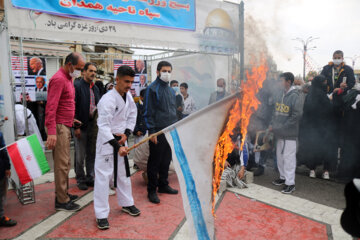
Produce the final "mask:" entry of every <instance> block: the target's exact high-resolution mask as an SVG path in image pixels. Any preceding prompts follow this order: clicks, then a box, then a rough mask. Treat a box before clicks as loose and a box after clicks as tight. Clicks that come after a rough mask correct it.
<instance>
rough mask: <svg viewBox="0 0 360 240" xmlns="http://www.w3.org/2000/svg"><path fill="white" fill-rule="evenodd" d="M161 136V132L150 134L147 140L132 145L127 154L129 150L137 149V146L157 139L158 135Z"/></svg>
mask: <svg viewBox="0 0 360 240" xmlns="http://www.w3.org/2000/svg"><path fill="white" fill-rule="evenodd" d="M161 134H163V131H159V132H156V133H153V134H151V135H150V136H148V137H147V138H144V139H143V140H141V141H140V142H138V143H137V144H134V145H133V146H132V147H131V148H129V149H128V151H127V152H128V153H129V152H130V151H131V150H133V149H135V148H137V147H138V146H140V145H141V144H143V143H146V142H147V141H149V140H150V139H151V138H153V137H157V136H159V135H161Z"/></svg>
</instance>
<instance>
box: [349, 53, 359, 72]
mask: <svg viewBox="0 0 360 240" xmlns="http://www.w3.org/2000/svg"><path fill="white" fill-rule="evenodd" d="M345 58H348V59H351V62H352V68H353V69H355V63H356V60H357V59H358V58H360V56H359V55H355V56H353V57H345Z"/></svg>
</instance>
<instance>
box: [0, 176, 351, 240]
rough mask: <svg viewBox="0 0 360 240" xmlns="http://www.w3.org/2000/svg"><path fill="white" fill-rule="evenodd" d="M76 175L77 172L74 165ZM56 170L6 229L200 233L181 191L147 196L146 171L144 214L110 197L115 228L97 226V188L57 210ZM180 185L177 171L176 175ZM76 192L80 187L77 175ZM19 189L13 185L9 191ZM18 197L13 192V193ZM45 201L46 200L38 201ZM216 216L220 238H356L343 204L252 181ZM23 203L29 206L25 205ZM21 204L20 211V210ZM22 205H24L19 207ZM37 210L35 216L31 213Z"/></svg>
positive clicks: (0, 234) (6, 233)
mask: <svg viewBox="0 0 360 240" xmlns="http://www.w3.org/2000/svg"><path fill="white" fill-rule="evenodd" d="M70 175H71V177H74V173H73V171H72V172H71V174H70ZM49 181H50V182H52V181H53V175H52V174H51V173H50V174H47V175H45V176H43V177H42V178H41V179H39V180H37V181H36V182H35V184H37V186H36V189H37V190H36V191H37V195H36V200H37V202H36V203H35V204H31V205H26V206H22V205H21V204H20V203H19V202H18V201H17V199H9V200H10V201H12V203H11V204H10V202H9V204H8V205H7V208H6V209H7V210H6V211H8V212H9V213H12V214H14V215H10V216H11V217H14V219H16V220H18V222H19V229H18V230H17V231H15V229H14V230H11V231H10V229H4V228H1V229H0V238H1V239H7V238H12V237H15V236H16V237H17V238H16V239H26V240H30V239H36V238H38V237H41V238H42V239H50V238H51V239H74V238H82V239H100V238H101V239H104V238H108V239H169V238H170V239H177V240H178V239H194V236H190V235H189V232H188V229H187V224H188V223H186V221H185V219H184V214H183V210H182V204H179V203H181V197H180V195H177V196H160V197H161V199H162V203H161V205H160V206H159V205H158V206H156V205H151V204H149V203H148V201H147V199H146V186H145V184H144V183H143V181H142V179H141V176H140V173H137V174H135V175H134V176H133V177H132V182H133V189H134V190H133V191H134V198H135V201H136V203H137V205H139V208H140V209H141V210H142V215H141V216H140V217H139V218H132V217H130V216H127V215H124V214H123V213H121V212H120V208H119V207H117V206H116V205H117V204H116V197H115V196H112V197H110V204H111V213H110V217H109V220H110V224H111V226H112V227H111V229H110V230H108V231H100V230H98V229H97V228H96V226H95V221H94V214H93V204H92V200H93V193H92V191H89V192H88V193H85V192H83V193H82V194H84V196H83V197H82V198H81V199H80V200H78V201H77V203H78V204H80V205H81V206H82V207H83V209H82V210H81V211H79V212H77V213H68V212H55V210H53V199H54V196H53V195H54V193H53V183H49ZM170 182H171V184H173V185H174V186H176V187H178V184H177V179H176V176H174V175H173V176H172V177H171V179H170ZM71 183H72V185H71V189H70V191H71V193H76V191H78V190H77V188H76V187H75V186H74V180H72V181H71ZM11 194H13V195H14V193H13V192H11V191H10V193H9V196H11ZM12 197H13V196H12ZM39 204H41V205H43V206H40V207H39V206H38V205H39ZM218 206H219V208H218V210H217V212H216V214H217V218H216V221H215V227H216V238H217V239H230V238H231V239H339V240H343V239H344V240H346V239H352V238H351V237H350V236H349V235H347V234H346V233H345V232H344V231H343V230H342V229H341V226H340V220H339V219H340V215H341V210H339V209H336V208H331V207H327V206H325V205H321V204H317V203H314V202H311V201H309V200H306V199H303V198H299V197H296V196H291V195H284V194H282V193H280V192H278V191H276V190H273V189H269V188H266V187H262V186H260V185H257V184H250V185H249V188H248V189H241V190H240V189H228V191H227V192H225V193H224V195H223V196H222V197H221V198H220V202H219V205H218ZM21 208H23V209H21ZM16 209H18V211H16ZM19 209H20V210H19ZM32 212H33V218H29V216H31V214H32ZM25 222H26V224H25Z"/></svg>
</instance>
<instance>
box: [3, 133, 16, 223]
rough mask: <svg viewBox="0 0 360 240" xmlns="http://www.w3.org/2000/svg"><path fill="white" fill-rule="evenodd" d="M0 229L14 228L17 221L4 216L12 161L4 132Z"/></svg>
mask: <svg viewBox="0 0 360 240" xmlns="http://www.w3.org/2000/svg"><path fill="white" fill-rule="evenodd" d="M0 149H1V150H0V227H1V226H4V227H12V226H15V225H16V221H15V220H12V219H10V218H8V217H6V216H5V215H4V204H5V199H6V192H7V188H8V178H9V177H10V176H11V172H10V160H9V156H8V154H7V151H6V148H5V141H4V137H3V134H2V132H0Z"/></svg>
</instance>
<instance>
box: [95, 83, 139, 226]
mask: <svg viewBox="0 0 360 240" xmlns="http://www.w3.org/2000/svg"><path fill="white" fill-rule="evenodd" d="M97 108H98V120H97V124H98V127H99V132H98V136H97V141H96V157H95V186H94V209H95V216H96V218H97V219H102V218H107V217H108V215H109V212H110V207H109V183H110V181H111V179H112V176H113V172H114V147H113V146H112V145H111V144H110V143H108V142H109V141H110V140H112V139H114V136H113V134H114V135H115V134H123V133H124V132H125V130H126V129H129V130H131V131H133V130H134V128H135V124H136V115H137V108H136V105H135V102H134V100H133V98H132V96H131V94H130V93H129V92H127V93H126V102H125V101H124V99H123V97H122V96H121V95H120V94H119V93H118V91H117V90H116V89H115V88H114V89H113V90H111V91H109V92H108V93H106V94H105V95H104V96H103V97H102V98H101V99H100V101H99V103H98V105H97ZM117 169H118V171H117V188H116V195H117V200H118V204H119V206H123V207H129V206H132V205H134V199H133V197H132V190H131V181H130V178H129V177H126V172H125V163H124V157H121V156H120V155H118V168H117Z"/></svg>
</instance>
